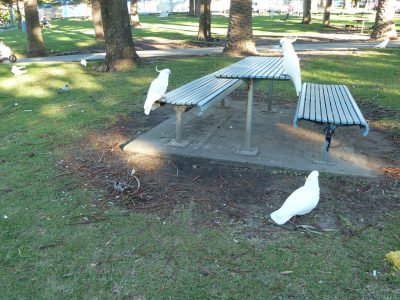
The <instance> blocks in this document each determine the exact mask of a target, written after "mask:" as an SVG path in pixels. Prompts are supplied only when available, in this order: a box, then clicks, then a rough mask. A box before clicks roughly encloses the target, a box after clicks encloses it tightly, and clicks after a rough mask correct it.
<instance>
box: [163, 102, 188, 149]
mask: <svg viewBox="0 0 400 300" xmlns="http://www.w3.org/2000/svg"><path fill="white" fill-rule="evenodd" d="M174 109H175V115H176V125H175V126H176V133H175V139H173V140H172V141H170V142H169V143H168V145H170V146H174V147H186V146H187V145H188V144H189V142H188V141H186V140H183V113H184V112H185V111H186V110H187V106H185V105H176V106H175V107H174Z"/></svg>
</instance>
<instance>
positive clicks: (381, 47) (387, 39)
mask: <svg viewBox="0 0 400 300" xmlns="http://www.w3.org/2000/svg"><path fill="white" fill-rule="evenodd" d="M388 43H389V38H386V39H385V40H384V41H383V42H380V43H379V44H378V45H375V46H374V48H379V49H383V48H386V46H387V44H388Z"/></svg>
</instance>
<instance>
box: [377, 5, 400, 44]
mask: <svg viewBox="0 0 400 300" xmlns="http://www.w3.org/2000/svg"><path fill="white" fill-rule="evenodd" d="M393 5H394V0H379V2H378V8H377V10H376V17H375V24H374V28H373V30H372V33H371V39H373V40H377V39H386V38H389V39H390V38H391V39H397V32H396V27H395V23H394V8H393Z"/></svg>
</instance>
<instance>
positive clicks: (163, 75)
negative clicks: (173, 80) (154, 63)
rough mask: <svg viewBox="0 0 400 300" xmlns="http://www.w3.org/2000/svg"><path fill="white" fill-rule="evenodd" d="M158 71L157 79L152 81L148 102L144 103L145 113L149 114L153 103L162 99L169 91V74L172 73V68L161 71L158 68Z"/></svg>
mask: <svg viewBox="0 0 400 300" xmlns="http://www.w3.org/2000/svg"><path fill="white" fill-rule="evenodd" d="M156 71H157V72H159V73H160V74H159V75H158V77H157V78H156V79H154V80H153V81H152V83H151V84H150V88H149V91H148V92H147V98H146V102H145V103H144V107H143V108H144V113H145V114H146V115H148V114H149V113H150V111H151V110H152V108H153V105H154V103H155V102H156V101H158V100H160V99H161V98H162V97H164V95H165V92H166V91H167V88H168V79H169V74H170V73H171V70H170V69H164V70H161V71H158V70H157V68H156Z"/></svg>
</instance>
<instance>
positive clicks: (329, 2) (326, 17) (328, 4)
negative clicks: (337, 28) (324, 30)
mask: <svg viewBox="0 0 400 300" xmlns="http://www.w3.org/2000/svg"><path fill="white" fill-rule="evenodd" d="M331 8H332V0H326V4H325V10H324V19H323V20H322V24H323V25H324V26H325V27H328V26H329V25H330V24H331Z"/></svg>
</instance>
